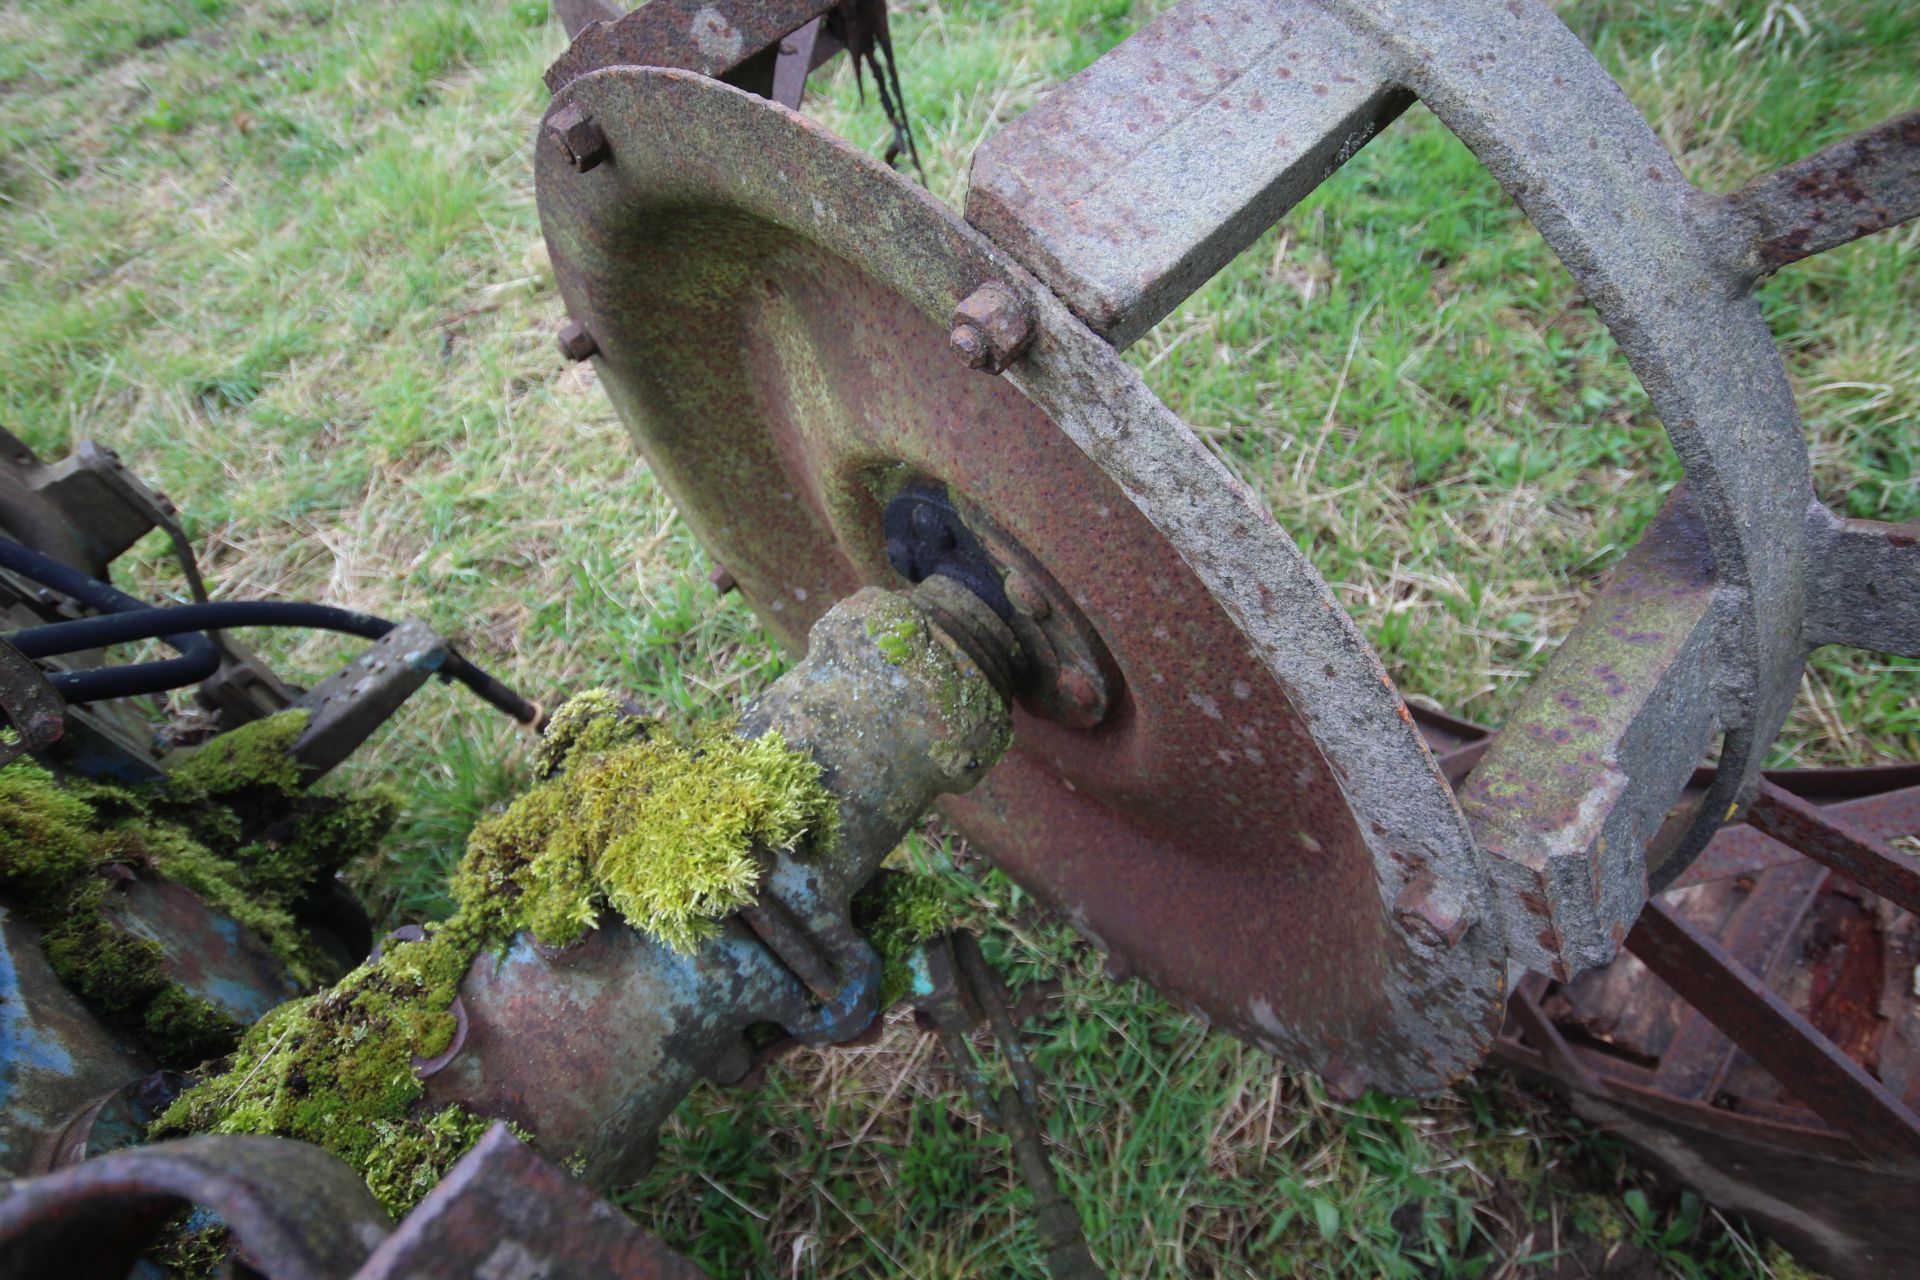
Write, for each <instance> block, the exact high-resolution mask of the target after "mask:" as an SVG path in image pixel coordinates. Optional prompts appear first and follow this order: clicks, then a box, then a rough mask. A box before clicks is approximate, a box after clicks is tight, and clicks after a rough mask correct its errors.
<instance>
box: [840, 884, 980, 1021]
mask: <svg viewBox="0 0 1920 1280" xmlns="http://www.w3.org/2000/svg"><path fill="white" fill-rule="evenodd" d="M853 925H854V928H856V929H858V930H859V931H860V933H861V934H862V935H864V936H865V937H866V939H867V941H869V942H871V943H872V944H873V949H874V950H875V951H877V952H879V953H880V965H881V968H880V1007H881V1008H882V1009H888V1008H891V1007H893V1006H894V1005H895V1004H897V1003H899V1002H900V1001H901V1000H903V999H904V998H906V996H907V994H908V993H909V992H910V991H911V989H912V971H911V970H910V968H909V967H908V964H907V958H908V956H909V955H910V954H911V953H912V951H913V949H914V948H915V947H917V946H919V945H920V944H921V943H923V942H927V941H930V940H931V939H934V938H937V937H939V936H940V935H941V934H943V933H948V932H951V931H952V930H953V929H954V928H956V927H957V926H958V921H957V918H956V916H955V913H954V910H953V907H952V905H951V904H950V903H949V902H948V901H947V897H946V894H944V893H943V892H941V889H940V882H939V881H938V880H936V879H935V878H934V877H932V876H930V875H927V874H926V873H924V872H920V871H888V872H883V873H882V874H880V875H878V876H875V877H874V878H873V879H872V880H870V881H868V882H867V885H866V887H864V888H863V889H861V890H860V892H859V893H857V894H855V895H854V898H853Z"/></svg>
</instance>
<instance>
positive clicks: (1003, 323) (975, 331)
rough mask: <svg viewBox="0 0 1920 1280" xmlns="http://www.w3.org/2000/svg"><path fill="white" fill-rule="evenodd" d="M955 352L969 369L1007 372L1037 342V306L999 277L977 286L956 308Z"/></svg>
mask: <svg viewBox="0 0 1920 1280" xmlns="http://www.w3.org/2000/svg"><path fill="white" fill-rule="evenodd" d="M951 341H952V344H953V350H954V354H955V355H957V356H959V357H960V362H961V363H962V364H964V365H966V366H967V367H968V368H969V369H984V370H986V371H987V372H988V373H1004V372H1006V369H1007V366H1008V365H1010V364H1012V363H1013V362H1014V361H1015V360H1018V359H1019V358H1020V356H1021V355H1022V353H1024V352H1025V351H1026V349H1027V347H1028V345H1029V344H1030V343H1032V341H1033V308H1032V306H1030V305H1029V304H1028V303H1027V302H1026V300H1025V299H1023V298H1021V297H1019V296H1018V295H1016V294H1015V293H1014V292H1013V290H1011V289H1009V288H1008V287H1007V286H1006V285H1003V284H1001V283H1000V282H999V281H998V280H989V281H987V283H985V284H983V285H981V286H980V287H979V288H978V289H975V290H974V291H973V292H972V293H970V294H968V295H967V296H966V298H965V299H963V300H962V301H961V303H960V305H959V306H957V307H955V308H954V309H953V333H952V335H951Z"/></svg>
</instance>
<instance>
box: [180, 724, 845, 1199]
mask: <svg viewBox="0 0 1920 1280" xmlns="http://www.w3.org/2000/svg"><path fill="white" fill-rule="evenodd" d="M541 768H542V769H543V770H544V771H549V772H550V771H554V770H558V771H559V772H558V774H557V776H554V777H552V778H550V779H549V780H548V781H545V782H542V783H540V784H539V785H537V786H536V787H534V788H533V789H532V790H531V791H529V792H527V793H526V794H525V795H522V796H521V797H520V798H519V799H518V800H516V801H514V803H513V804H512V805H510V806H509V807H508V808H507V809H506V810H505V811H504V812H503V813H500V814H498V815H497V816H495V817H493V818H490V819H488V820H486V821H485V822H482V823H481V824H480V825H479V826H477V827H476V828H475V829H474V832H473V834H472V836H471V837H469V839H468V842H467V850H466V854H465V856H464V857H463V858H462V859H461V863H460V866H459V869H458V870H457V871H456V872H455V874H454V880H453V885H452V890H453V896H454V899H455V901H456V902H457V903H458V909H457V910H456V912H455V913H454V915H453V917H452V918H451V919H449V920H447V921H446V922H445V923H443V924H440V925H437V926H434V927H433V928H432V929H431V930H430V931H429V932H428V933H427V935H426V937H425V938H423V939H421V940H418V941H412V942H390V943H389V944H388V946H387V948H386V949H385V951H384V952H383V953H382V955H381V956H380V957H379V959H377V960H375V961H373V962H371V963H369V964H366V965H363V966H361V967H360V968H358V969H356V970H354V971H353V972H352V973H350V974H348V975H347V976H346V977H345V978H343V979H342V980H341V981H340V982H339V983H337V984H336V985H335V986H334V987H333V988H332V989H331V990H329V991H326V992H323V993H321V994H320V995H318V996H314V997H311V998H309V999H306V1000H301V1001H296V1002H294V1003H292V1004H289V1005H284V1006H282V1007H281V1008H280V1009H277V1010H275V1011H274V1012H273V1013H271V1014H269V1015H268V1016H267V1017H266V1018H264V1019H262V1020H261V1021H260V1022H259V1023H258V1024H257V1025H256V1026H255V1027H254V1028H253V1029H252V1030H251V1031H249V1032H248V1033H247V1034H246V1036H245V1038H244V1039H243V1040H242V1042H241V1044H240V1046H239V1048H238V1049H237V1050H236V1051H235V1052H234V1054H233V1056H232V1058H231V1059H230V1060H229V1061H228V1062H227V1063H226V1064H225V1066H224V1069H223V1070H221V1071H220V1072H219V1073H217V1074H213V1075H211V1076H209V1077H207V1078H205V1079H203V1080H201V1081H200V1082H199V1083H197V1084H196V1085H195V1086H194V1087H193V1088H192V1089H190V1090H189V1091H188V1092H186V1093H185V1094H183V1095H182V1096H181V1097H180V1098H179V1099H178V1100H177V1101H176V1102H175V1103H174V1105H173V1106H172V1107H171V1108H170V1109H169V1110H168V1111H167V1113H166V1114H165V1115H164V1116H162V1117H161V1118H160V1120H159V1121H158V1122H156V1124H155V1126H154V1129H153V1136H155V1137H164V1136H168V1135H171V1134H181V1133H260V1134H277V1135H280V1136H283V1137H292V1138H301V1139H305V1140H306V1141H309V1142H315V1143H318V1144H319V1145H321V1146H323V1147H325V1148H326V1149H327V1150H329V1151H332V1152H333V1153H334V1154H335V1155H337V1156H339V1157H341V1158H342V1159H343V1160H346V1161H347V1162H348V1163H349V1164H351V1165H353V1167H354V1168H356V1169H358V1170H359V1171H360V1172H361V1174H362V1176H364V1177H365V1178H366V1179H367V1182H368V1185H369V1186H371V1187H372V1188H373V1190H374V1193H375V1194H376V1195H378V1196H379V1197H380V1199H381V1202H382V1203H384V1204H385V1205H386V1206H387V1207H388V1208H389V1209H390V1210H392V1211H393V1212H395V1213H402V1212H405V1210H406V1209H407V1208H409V1207H411V1206H412V1204H413V1203H414V1202H415V1201H417V1200H418V1198H419V1197H420V1196H421V1195H423V1194H425V1192H426V1191H427V1189H429V1188H430V1187H431V1186H432V1185H433V1184H434V1182H436V1181H437V1180H438V1179H439V1177H440V1176H441V1174H443V1173H444V1172H445V1170H446V1167H447V1166H448V1165H449V1164H451V1163H452V1161H453V1160H455V1159H457V1158H458V1157H459V1156H460V1154H461V1153H463V1152H464V1151H465V1150H466V1149H467V1148H468V1147H470V1146H471V1145H472V1144H473V1142H474V1141H476V1140H477V1139H478V1138H479V1136H480V1135H481V1133H483V1132H484V1131H485V1129H486V1126H487V1124H489V1123H490V1121H488V1120H487V1119H486V1118H485V1117H482V1116H476V1115H472V1114H470V1113H467V1112H465V1111H462V1110H460V1109H459V1108H449V1109H446V1110H442V1111H439V1112H436V1113H434V1114H432V1115H421V1114H418V1109H419V1103H420V1100H421V1098H422V1097H423V1096H424V1092H425V1090H424V1088H423V1087H422V1085H421V1083H420V1082H419V1080H418V1079H416V1078H415V1076H414V1073H413V1062H414V1059H415V1058H416V1057H422V1058H425V1057H432V1056H434V1055H436V1054H439V1053H441V1052H443V1051H444V1050H445V1049H446V1046H447V1044H448V1043H449V1040H450V1037H451V1036H452V1034H453V1028H454V1021H453V1017H452V1015H451V1014H450V1013H449V1012H448V1010H449V1008H450V1007H451V1005H452V1003H453V999H454V996H455V994H456V993H457V990H458V987H459V983H460V980H461V978H462V977H463V976H464V975H465V974H466V971H467V969H468V967H469V966H470V965H471V963H472V961H473V958H474V956H475V955H477V954H480V953H482V952H485V951H490V950H494V949H497V948H499V947H502V946H505V945H506V944H507V943H508V942H509V941H510V940H511V939H512V937H513V935H514V933H515V932H516V931H518V930H521V929H529V930H531V931H532V932H533V933H534V934H535V936H537V937H539V938H541V939H542V940H544V941H547V942H553V943H559V944H564V943H566V942H570V941H572V940H574V939H576V938H578V937H579V936H580V935H581V933H582V932H583V931H584V930H586V929H587V928H590V927H592V926H593V925H594V924H595V923H596V922H597V920H598V919H599V917H600V915H601V914H602V913H603V912H605V911H606V910H608V909H609V908H611V909H612V910H613V911H615V912H618V913H619V914H620V915H621V916H622V917H623V918H625V919H626V920H628V921H629V922H631V923H632V924H633V925H635V926H636V927H638V928H640V929H643V930H646V931H647V932H649V933H652V934H654V935H655V936H657V937H660V938H661V939H663V940H664V941H666V942H668V943H669V944H671V945H674V946H679V947H686V948H691V947H692V946H694V945H696V944H697V943H698V942H699V940H700V939H701V938H703V937H705V936H706V935H707V933H708V932H709V931H711V930H712V929H713V928H714V927H715V922H716V921H717V920H718V919H719V918H720V917H721V916H723V915H725V914H726V913H727V912H729V911H732V910H733V909H734V908H736V907H738V906H740V905H742V904H743V903H745V902H746V901H747V899H748V896H749V895H750V894H751V893H752V891H753V888H754V886H755V885H756V884H757V883H758V881H759V877H760V864H759V862H758V861H757V860H756V858H755V856H754V855H755V851H756V850H758V849H763V848H780V849H792V848H795V847H796V846H798V845H799V843H800V842H801V841H802V840H811V841H813V842H815V843H816V844H819V843H821V842H823V841H826V840H829V839H831V836H832V832H833V827H834V819H835V807H834V802H833V797H832V795H831V794H830V793H829V792H828V791H827V790H826V788H825V787H824V786H822V785H821V781H820V769H819V766H818V765H817V764H815V763H814V762H813V760H812V759H811V758H810V757H808V756H807V755H805V754H804V753H802V752H798V751H794V750H792V749H790V748H789V747H787V746H786V744H785V743H784V742H782V741H781V740H780V739H779V738H778V737H776V736H767V737H762V738H757V739H751V740H748V739H743V738H741V737H739V736H738V735H737V734H735V733H734V732H733V730H732V727H731V726H730V725H726V724H717V725H708V726H703V727H700V728H695V729H690V730H687V731H685V732H683V733H680V734H678V735H674V734H671V733H667V732H665V731H664V730H663V729H662V728H661V727H660V726H658V725H657V724H655V723H654V722H652V721H648V720H644V719H640V718H637V717H634V716H632V715H630V714H629V713H628V711H627V709H626V708H625V706H624V704H622V703H621V702H620V701H619V699H617V698H615V697H614V696H613V695H612V694H609V693H606V692H605V691H601V690H596V691H593V692H592V693H589V694H585V695H582V696H581V697H580V698H577V699H574V700H573V701H572V702H570V703H568V704H567V705H566V706H564V707H562V708H561V709H560V710H559V711H558V712H557V713H556V714H555V716H554V719H553V722H552V727H550V729H549V731H548V738H547V742H546V745H545V747H544V748H543V750H542V752H541Z"/></svg>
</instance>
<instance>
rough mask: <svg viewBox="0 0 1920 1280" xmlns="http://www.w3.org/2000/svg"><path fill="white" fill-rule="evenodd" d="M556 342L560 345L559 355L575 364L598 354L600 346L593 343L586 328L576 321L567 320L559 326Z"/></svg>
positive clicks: (592, 338)
mask: <svg viewBox="0 0 1920 1280" xmlns="http://www.w3.org/2000/svg"><path fill="white" fill-rule="evenodd" d="M557 341H558V343H559V345H560V354H561V355H563V356H565V357H566V358H567V359H568V360H571V361H573V362H574V363H576V364H577V363H579V362H580V361H582V360H585V359H587V358H588V357H589V356H596V355H599V354H600V344H599V343H598V342H596V341H594V337H593V334H592V333H591V332H589V331H588V329H587V326H585V325H584V324H581V323H580V322H579V321H578V320H569V321H567V322H566V323H565V324H563V325H561V326H560V333H559V335H558V337H557Z"/></svg>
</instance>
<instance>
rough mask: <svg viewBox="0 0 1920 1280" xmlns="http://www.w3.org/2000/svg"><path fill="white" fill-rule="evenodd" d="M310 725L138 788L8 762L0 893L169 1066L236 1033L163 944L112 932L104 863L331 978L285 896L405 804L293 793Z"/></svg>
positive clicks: (203, 1054) (0, 787)
mask: <svg viewBox="0 0 1920 1280" xmlns="http://www.w3.org/2000/svg"><path fill="white" fill-rule="evenodd" d="M305 723H306V716H305V714H304V713H293V714H287V715H282V716H276V717H273V718H271V719H269V720H265V721H260V722H258V723H257V724H254V725H249V726H247V727H245V728H243V729H240V730H236V731H234V732H233V733H230V734H226V735H223V736H222V737H220V738H216V739H215V740H214V741H213V742H211V743H209V744H208V745H207V746H206V747H204V748H202V749H201V750H200V751H199V752H198V753H196V754H195V755H194V756H193V758H192V759H191V760H190V761H189V762H188V763H187V764H186V765H185V766H183V767H182V768H181V769H180V770H178V771H177V772H175V773H174V774H171V775H169V777H168V779H167V780H166V781H165V783H164V784H163V785H162V786H160V787H158V788H156V789H154V790H153V791H151V792H145V793H143V792H135V791H131V790H128V789H126V788H122V787H116V786H112V785H108V784H103V783H96V782H90V781H86V780H84V779H78V780H60V779H56V778H55V777H54V776H53V775H52V774H51V773H49V772H48V771H47V770H46V769H45V768H43V767H42V766H41V765H39V764H38V763H37V762H35V761H33V760H31V759H27V758H22V759H19V760H15V761H13V762H11V763H9V764H8V765H7V766H6V767H5V768H4V769H0V893H4V894H5V895H6V896H7V898H8V900H9V901H10V902H11V903H13V904H15V905H17V906H18V907H19V909H20V910H21V911H22V912H23V914H25V915H26V916H27V918H28V919H30V920H32V921H33V922H34V924H36V925H37V926H38V927H39V928H40V930H41V931H42V940H43V946H44V948H45V950H46V954H47V958H48V960H49V962H50V963H51V965H52V967H53V970H54V972H55V973H56V974H57V975H58V976H59V977H60V978H61V980H62V981H63V982H65V983H66V984H67V985H68V986H69V987H70V988H72V989H73V990H74V991H75V992H76V993H78V994H79V995H81V996H83V997H85V998H86V999H88V1000H91V1001H93V1002H94V1003H95V1004H96V1005H98V1006H99V1008H100V1009H101V1010H102V1012H104V1013H105V1014H106V1015H108V1016H109V1017H110V1018H112V1019H113V1020H114V1021H115V1022H116V1023H117V1024H118V1025H119V1027H120V1028H121V1029H122V1030H123V1031H124V1032H126V1033H128V1034H130V1035H133V1036H135V1037H137V1038H139V1039H141V1040H143V1041H144V1042H145V1043H146V1045H147V1047H148V1048H149V1049H150V1050H151V1051H152V1052H153V1054H154V1055H155V1057H156V1058H157V1059H158V1060H159V1061H160V1062H161V1064H162V1065H165V1066H177V1067H187V1066H193V1065H195V1064H197V1063H200V1062H202V1061H204V1060H206V1059H207V1058H209V1057H212V1056H216V1055H219V1054H223V1053H225V1052H227V1051H228V1050H229V1049H231V1048H232V1047H233V1044H234V1043H235V1040H236V1039H237V1037H238V1034H239V1031H240V1028H239V1026H238V1025H237V1024H236V1023H235V1022H233V1020H232V1019H231V1018H229V1017H228V1016H227V1015H226V1014H224V1013H223V1012H221V1011H220V1010H219V1009H218V1008H216V1007H215V1006H213V1005H211V1004H208V1003H207V1002H206V1001H204V1000H201V999H199V998H197V997H194V996H192V995H190V994H189V993H188V992H187V991H186V990H185V989H184V988H182V987H180V986H179V985H178V984H176V983H175V982H174V981H173V980H172V978H171V976H170V975H169V973H168V970H167V964H166V960H165V957H164V956H163V954H162V953H161V951H160V949H159V948H158V947H157V946H155V945H154V944H153V943H152V942H149V941H147V940H145V939H141V938H138V937H135V936H133V935H131V934H129V933H128V932H126V931H125V930H124V929H121V928H120V927H118V926H117V924H116V923H115V922H114V920H113V918H112V911H113V902H114V897H113V895H111V894H109V893H108V892H107V889H106V881H105V879H104V876H105V875H106V874H107V873H108V872H109V871H110V869H111V868H113V867H116V866H118V867H123V868H126V869H128V870H131V871H132V872H133V873H134V874H136V875H159V876H162V877H164V878H166V879H169V880H172V881H175V882H176V883H179V884H181V885H183V886H184V887H186V888H188V889H190V890H192V891H193V892H194V893H195V894H196V895H198V896H199V897H200V898H201V899H202V901H204V902H206V903H207V905H208V906H209V907H210V908H212V909H213V910H215V911H218V912H221V913H223V914H225V915H227V916H228V917H230V918H232V919H233V920H235V921H237V922H239V923H240V924H241V925H243V926H245V927H246V928H247V929H248V930H249V931H251V932H252V933H253V934H254V935H255V936H257V937H258V938H259V939H260V940H261V941H262V942H263V943H265V944H266V945H267V946H268V947H269V948H270V949H271V950H272V951H273V952H274V954H275V955H276V956H277V957H278V958H279V959H280V960H281V961H282V962H283V963H285V964H286V966H287V967H288V969H289V971H290V972H291V973H292V974H293V975H294V977H295V978H296V979H297V980H298V981H300V982H301V983H302V984H303V985H310V984H313V983H317V982H321V981H325V980H328V979H331V978H333V977H335V976H338V969H337V967H335V966H334V965H333V964H332V963H331V962H330V961H329V960H328V959H327V957H326V955H325V954H324V953H323V952H321V951H320V950H319V949H318V948H316V947H315V946H314V945H313V944H312V942H311V940H310V939H309V938H308V937H307V935H306V934H305V932H304V931H303V930H301V929H300V928H299V927H298V925H297V924H296V923H295V921H294V918H293V914H292V910H291V908H292V905H293V904H294V903H295V902H297V901H299V900H300V899H301V898H303V897H304V896H306V895H307V894H308V893H309V892H311V890H312V888H313V886H314V884H315V883H316V882H317V881H318V880H319V879H320V878H322V877H323V876H325V875H327V874H330V873H331V871H332V870H333V869H334V868H335V867H337V866H338V865H339V864H340V863H342V862H344V861H346V860H347V859H349V858H352V857H355V856H358V855H360V854H362V853H365V852H370V851H371V850H372V848H374V847H375V846H377V844H378V841H379V839H380V837H381V836H382V835H384V833H385V831H386V829H387V828H388V827H389V826H390V825H391V823H392V821H393V819H394V816H395V813H396V806H395V802H394V801H393V799H392V797H391V796H389V795H387V794H385V793H381V792H374V793H364V794H356V795H341V796H317V795H310V794H308V793H305V792H302V791H299V790H298V789H297V788H298V785H299V783H300V781H301V775H300V772H299V770H298V768H297V766H295V765H294V764H293V762H292V761H291V760H288V759H287V758H286V756H285V748H286V746H287V745H289V744H290V743H291V742H292V741H293V739H294V738H296V737H298V735H299V733H300V731H301V730H302V729H303V728H304V726H305ZM243 837H244V838H245V839H246V842H245V843H242V839H243Z"/></svg>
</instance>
